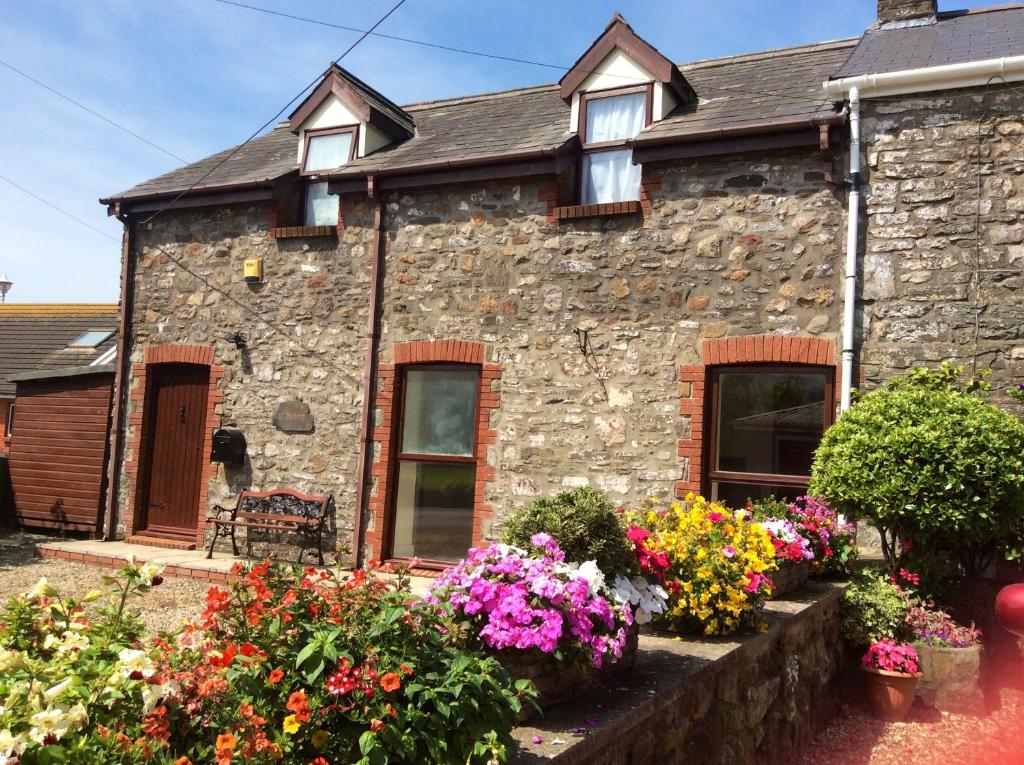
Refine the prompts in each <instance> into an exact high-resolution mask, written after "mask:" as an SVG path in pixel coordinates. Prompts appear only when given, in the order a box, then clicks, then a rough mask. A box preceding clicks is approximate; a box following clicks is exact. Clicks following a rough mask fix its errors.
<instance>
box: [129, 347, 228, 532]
mask: <svg viewBox="0 0 1024 765" xmlns="http://www.w3.org/2000/svg"><path fill="white" fill-rule="evenodd" d="M213 362H214V356H213V346H212V345H184V344H177V343H165V344H160V345H150V346H148V347H147V348H146V350H145V354H144V356H143V362H142V363H141V364H132V377H131V388H130V389H129V393H128V400H129V409H128V417H127V420H126V425H127V426H128V427H129V428H130V429H131V430H130V432H129V433H128V437H127V440H126V446H127V447H128V448H127V452H126V456H125V460H124V468H123V469H124V472H125V475H126V476H127V479H128V481H127V483H128V496H127V501H126V502H125V504H124V505H123V507H124V518H123V522H124V527H125V537H126V538H127V539H128V541H132V540H133V538H136V539H138V537H136V528H135V520H136V519H135V503H136V498H137V496H138V490H139V462H138V460H139V455H140V453H141V451H142V430H143V422H145V415H146V411H145V407H146V389H147V379H148V377H149V374H148V372H149V370H150V368H151V367H154V366H156V365H158V364H198V365H200V366H205V367H209V369H210V387H209V390H208V391H207V394H206V427H205V435H204V438H203V454H209V453H210V451H211V450H212V448H213V431H214V430H216V429H217V428H219V427H220V424H221V416H220V413H219V412H218V411H217V407H218V405H219V404H220V403H221V402H222V401H223V400H224V393H223V391H221V390H220V389H219V386H220V381H221V379H222V378H223V377H224V368H223V367H222V366H220V365H219V364H214V363H213ZM202 471H203V472H202V476H201V477H200V481H199V513H198V516H197V518H198V522H197V528H196V538H195V544H196V546H197V547H200V548H202V547H203V546H204V535H205V533H206V525H207V524H206V515H207V512H206V503H207V496H208V489H209V485H210V480H211V479H212V478H213V475H214V473H215V471H216V465H215V464H214V463H213V462H210V461H209V460H207V461H206V462H205V463H204V464H203V468H202ZM140 541H142V540H141V539H140ZM145 541H146V543H147V544H152V542H151V541H150V540H149V539H148V538H147V539H146V540H145ZM165 546H177V544H176V543H173V542H170V543H168V544H167V545H165Z"/></svg>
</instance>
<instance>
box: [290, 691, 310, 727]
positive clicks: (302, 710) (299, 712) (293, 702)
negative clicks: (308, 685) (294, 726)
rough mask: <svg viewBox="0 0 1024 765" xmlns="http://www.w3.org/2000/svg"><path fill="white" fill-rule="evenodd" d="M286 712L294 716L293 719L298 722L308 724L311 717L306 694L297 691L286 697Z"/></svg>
mask: <svg viewBox="0 0 1024 765" xmlns="http://www.w3.org/2000/svg"><path fill="white" fill-rule="evenodd" d="M286 706H287V707H288V711H289V712H292V713H294V714H295V719H296V720H298V721H299V722H309V719H310V717H312V715H311V714H310V711H309V701H307V699H306V692H305V691H302V690H299V691H295V692H293V693H292V695H291V696H289V697H288V704H287V705H286Z"/></svg>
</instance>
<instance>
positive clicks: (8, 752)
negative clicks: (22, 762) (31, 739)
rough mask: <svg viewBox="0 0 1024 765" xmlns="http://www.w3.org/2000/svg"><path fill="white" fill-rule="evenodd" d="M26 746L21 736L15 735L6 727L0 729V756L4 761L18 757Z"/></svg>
mask: <svg viewBox="0 0 1024 765" xmlns="http://www.w3.org/2000/svg"><path fill="white" fill-rule="evenodd" d="M27 746H28V742H27V741H26V740H25V738H24V737H23V736H15V735H14V734H13V733H11V732H10V731H9V730H8V729H6V728H4V729H3V730H0V758H2V759H4V761H7V760H11V759H14V758H16V757H19V756H20V755H21V754H22V753H23V752H24V751H25V748H26V747H27Z"/></svg>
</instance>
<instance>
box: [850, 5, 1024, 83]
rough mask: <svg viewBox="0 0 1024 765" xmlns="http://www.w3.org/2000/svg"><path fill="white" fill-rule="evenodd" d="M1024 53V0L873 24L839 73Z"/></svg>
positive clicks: (852, 75)
mask: <svg viewBox="0 0 1024 765" xmlns="http://www.w3.org/2000/svg"><path fill="white" fill-rule="evenodd" d="M1022 53H1024V5H1021V4H1015V5H1006V6H993V7H990V8H980V9H977V10H974V11H953V12H948V13H940V14H939V15H938V20H937V21H936V22H935V23H933V24H926V25H923V26H905V27H890V28H886V29H869V30H868V31H867V32H866V33H865V34H864V36H863V37H862V38H861V41H860V43H859V44H858V45H857V48H856V49H855V50H854V52H853V54H852V55H851V56H850V58H849V60H848V61H847V62H846V63H845V64H844V65H843V66H842V67H841V68H840V69H839V70H838V71H837V72H835V73H834V76H835V77H836V78H840V77H854V76H857V75H860V74H884V73H886V72H899V71H903V70H906V69H922V68H924V67H930V66H942V65H945V64H962V63H965V62H967V61H983V60H985V59H992V58H1002V57H1004V56H1019V55H1021V54H1022Z"/></svg>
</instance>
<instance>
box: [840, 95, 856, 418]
mask: <svg viewBox="0 0 1024 765" xmlns="http://www.w3.org/2000/svg"><path fill="white" fill-rule="evenodd" d="M847 215H848V220H847V225H846V283H845V285H844V289H843V369H842V381H841V385H840V393H839V411H841V412H845V411H846V410H847V409H849V408H850V397H851V391H852V389H853V335H854V332H853V330H854V323H855V322H856V318H857V245H858V243H859V240H860V90H859V89H858V88H856V87H853V88H850V209H849V212H848V213H847Z"/></svg>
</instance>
